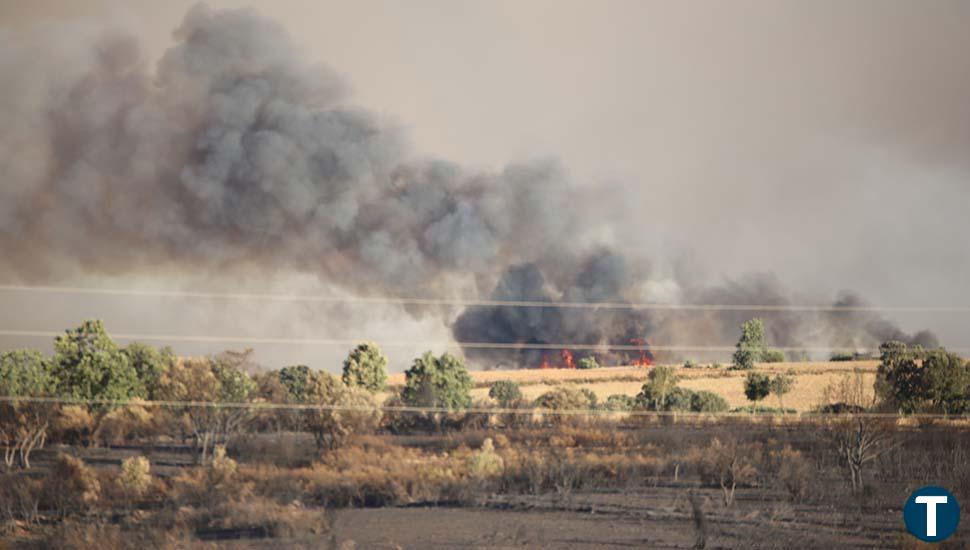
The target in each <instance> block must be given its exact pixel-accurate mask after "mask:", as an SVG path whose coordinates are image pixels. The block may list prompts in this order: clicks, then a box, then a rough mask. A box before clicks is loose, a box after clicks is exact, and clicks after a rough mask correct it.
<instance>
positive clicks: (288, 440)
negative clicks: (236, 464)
mask: <svg viewBox="0 0 970 550" xmlns="http://www.w3.org/2000/svg"><path fill="white" fill-rule="evenodd" d="M227 449H228V450H229V451H231V452H232V455H233V456H235V457H237V458H238V459H239V461H240V462H245V463H260V464H272V465H274V466H280V467H286V468H298V467H305V466H309V465H310V464H311V463H312V462H313V460H314V459H316V458H317V456H318V454H319V453H318V451H317V446H316V442H315V441H314V438H313V436H312V435H310V434H307V433H294V432H277V433H253V434H246V435H242V436H240V437H237V438H236V439H234V440H233V441H232V442H231V443H230V444H229V445H227Z"/></svg>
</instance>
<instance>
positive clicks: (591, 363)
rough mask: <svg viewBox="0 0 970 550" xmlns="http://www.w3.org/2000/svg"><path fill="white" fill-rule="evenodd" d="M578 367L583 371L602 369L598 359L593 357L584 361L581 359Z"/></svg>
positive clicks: (587, 357) (588, 356) (589, 356)
mask: <svg viewBox="0 0 970 550" xmlns="http://www.w3.org/2000/svg"><path fill="white" fill-rule="evenodd" d="M577 366H578V367H579V368H581V369H598V368H600V364H599V363H597V362H596V358H595V357H593V356H592V355H587V356H586V357H583V358H582V359H580V360H579V364H578V365H577Z"/></svg>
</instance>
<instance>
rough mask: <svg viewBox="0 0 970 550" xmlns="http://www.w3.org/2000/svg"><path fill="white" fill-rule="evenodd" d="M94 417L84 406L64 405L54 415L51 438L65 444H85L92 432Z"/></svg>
mask: <svg viewBox="0 0 970 550" xmlns="http://www.w3.org/2000/svg"><path fill="white" fill-rule="evenodd" d="M94 427H95V423H94V417H92V416H91V413H90V412H88V409H87V408H86V407H83V406H81V405H65V406H63V407H61V408H60V410H59V411H58V413H57V415H56V416H55V417H54V422H53V426H52V430H51V431H52V433H51V439H52V440H53V441H57V442H60V443H64V444H66V445H86V444H88V443H89V442H90V441H91V434H93V433H94Z"/></svg>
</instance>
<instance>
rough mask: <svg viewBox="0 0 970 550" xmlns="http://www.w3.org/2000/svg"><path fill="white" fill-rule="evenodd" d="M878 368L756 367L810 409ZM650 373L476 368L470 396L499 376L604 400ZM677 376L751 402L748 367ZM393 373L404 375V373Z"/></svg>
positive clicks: (865, 364)
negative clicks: (782, 380) (571, 387)
mask: <svg viewBox="0 0 970 550" xmlns="http://www.w3.org/2000/svg"><path fill="white" fill-rule="evenodd" d="M878 366H879V362H878V361H843V362H801V363H762V364H759V365H757V366H756V367H755V369H754V370H755V371H756V372H764V373H768V374H776V373H782V372H784V373H789V374H792V375H793V376H794V377H795V380H796V382H795V387H794V388H792V391H791V393H790V394H788V395H786V396H785V407H786V408H791V409H795V410H797V411H799V412H802V411H809V410H812V409H813V408H815V407H817V406H818V405H819V404H821V403H822V392H823V391H824V390H825V388H826V387H827V386H829V385H830V384H832V383H833V382H835V381H837V380H839V378H840V377H842V376H844V375H846V374H849V373H851V372H853V371H854V370H856V369H859V370H861V371H863V372H864V373H865V375H864V376H865V377H866V385H867V386H868V387H871V385H872V382H873V380H874V378H875V372H876V369H877V367H878ZM647 372H648V370H647V369H643V368H640V367H612V368H603V369H597V370H592V371H581V370H558V369H551V370H538V369H523V370H515V371H477V372H472V373H471V375H472V378H473V379H474V380H475V386H476V387H475V389H474V390H472V398H473V399H485V398H487V397H488V387H489V384H491V383H492V382H494V381H496V380H513V381H515V382H518V383H519V384H520V385H521V386H522V395H523V396H524V397H525V398H526V399H535V398H537V397H539V396H540V395H542V394H543V393H545V392H547V391H549V390H551V389H553V388H555V387H556V386H558V385H560V384H564V383H568V384H577V385H581V386H582V387H584V388H588V389H590V390H591V391H593V393H595V394H596V396H597V397H598V398H599V400H600V401H602V400H605V399H606V398H607V397H609V396H610V395H613V394H624V395H636V394H637V393H638V392H639V391H640V387H641V386H642V385H643V382H644V380H645V379H646V373H647ZM677 374H678V375H679V376H681V378H682V380H681V382H680V386H681V387H683V388H687V389H691V390H708V391H712V392H714V393H717V394H719V395H721V396H722V397H724V399H726V400H727V402H728V404H729V405H730V406H731V407H732V408H733V407H741V406H745V405H749V404H750V403H749V402H748V400H747V398H745V396H744V377H745V376H746V375H747V371H732V370H727V369H726V368H722V369H709V368H695V369H684V368H678V369H677ZM395 376H401V377H403V375H395ZM392 378H394V376H392ZM764 404H765V405H768V406H777V405H778V403H777V399H775V397H774V396H772V397H769V398H768V400H767V401H766V402H765V403H764Z"/></svg>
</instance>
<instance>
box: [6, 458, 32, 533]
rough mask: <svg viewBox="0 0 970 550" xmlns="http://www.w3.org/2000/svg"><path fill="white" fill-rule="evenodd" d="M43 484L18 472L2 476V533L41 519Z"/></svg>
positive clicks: (27, 525)
mask: <svg viewBox="0 0 970 550" xmlns="http://www.w3.org/2000/svg"><path fill="white" fill-rule="evenodd" d="M41 497H42V486H41V482H40V481H39V480H35V479H31V478H30V477H28V476H25V475H19V474H16V473H10V474H4V475H2V476H0V522H2V523H0V535H3V534H4V533H5V532H7V533H9V532H12V531H14V530H16V528H17V526H18V525H22V526H24V527H27V528H29V527H30V526H32V525H33V524H35V523H36V522H37V521H38V520H39V519H40V512H39V511H40V503H41Z"/></svg>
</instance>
